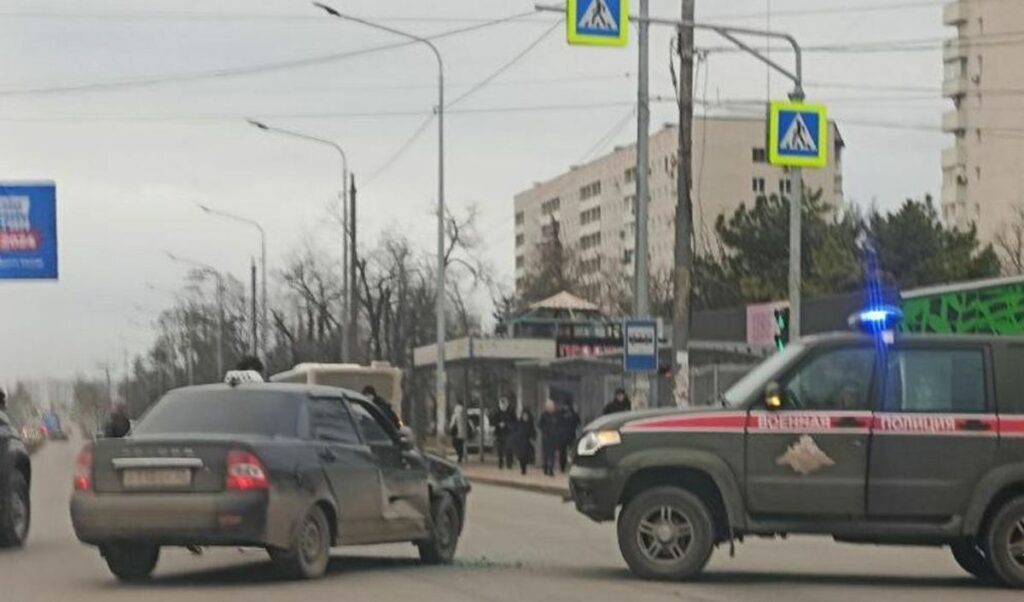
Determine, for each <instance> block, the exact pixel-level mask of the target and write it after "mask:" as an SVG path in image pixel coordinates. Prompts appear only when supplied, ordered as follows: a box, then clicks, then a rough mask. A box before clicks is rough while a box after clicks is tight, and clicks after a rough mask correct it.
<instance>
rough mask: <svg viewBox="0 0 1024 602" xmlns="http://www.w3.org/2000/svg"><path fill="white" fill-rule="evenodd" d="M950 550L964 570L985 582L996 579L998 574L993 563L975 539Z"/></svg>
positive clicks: (952, 546)
mask: <svg viewBox="0 0 1024 602" xmlns="http://www.w3.org/2000/svg"><path fill="white" fill-rule="evenodd" d="M949 548H950V550H951V551H952V552H953V559H954V560H956V563H957V564H958V565H960V568H962V569H963V570H965V571H967V572H968V573H970V574H972V575H974V576H975V577H977V578H978V579H981V580H983V581H988V580H991V579H994V578H995V576H996V572H995V571H994V570H993V569H992V563H991V562H989V561H988V557H987V556H985V551H984V549H983V548H982V547H981V545H979V544H978V542H976V541H974V540H973V539H972V540H968V541H961V542H957V543H955V544H952V545H951V546H949Z"/></svg>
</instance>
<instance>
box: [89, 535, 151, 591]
mask: <svg viewBox="0 0 1024 602" xmlns="http://www.w3.org/2000/svg"><path fill="white" fill-rule="evenodd" d="M100 554H102V555H103V559H104V560H106V561H107V567H109V568H110V572H111V573H113V574H114V576H115V577H117V578H118V579H119V580H121V581H125V582H135V581H145V580H146V579H149V577H150V575H152V574H153V569H155V568H156V563H157V560H159V559H160V546H152V545H148V544H129V543H118V544H106V545H104V546H101V547H100Z"/></svg>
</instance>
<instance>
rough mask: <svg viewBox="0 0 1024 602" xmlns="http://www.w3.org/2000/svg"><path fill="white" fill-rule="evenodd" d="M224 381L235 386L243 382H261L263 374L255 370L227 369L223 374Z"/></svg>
mask: <svg viewBox="0 0 1024 602" xmlns="http://www.w3.org/2000/svg"><path fill="white" fill-rule="evenodd" d="M224 382H225V383H227V384H229V385H231V386H232V387H237V386H238V385H241V384H243V383H261V382H263V375H262V374H260V373H259V372H257V371H255V370H228V373H227V374H225V375H224Z"/></svg>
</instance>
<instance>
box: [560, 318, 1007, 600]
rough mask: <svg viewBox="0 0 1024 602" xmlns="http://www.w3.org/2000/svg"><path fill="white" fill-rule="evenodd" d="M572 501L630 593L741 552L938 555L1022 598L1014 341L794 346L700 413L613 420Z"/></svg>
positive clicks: (593, 428) (863, 339)
mask: <svg viewBox="0 0 1024 602" xmlns="http://www.w3.org/2000/svg"><path fill="white" fill-rule="evenodd" d="M570 476H571V478H570V487H571V489H572V495H573V498H574V500H575V503H576V507H577V508H578V509H579V511H580V512H583V513H584V514H586V515H587V516H589V517H590V518H592V519H594V520H597V521H610V520H613V519H615V518H616V510H617V509H618V508H619V507H620V506H621V511H619V512H618V541H619V549H620V550H621V552H622V555H623V557H624V558H625V560H626V562H627V563H628V564H629V567H630V568H631V569H632V571H633V572H634V573H635V574H637V575H640V576H642V577H647V578H661V579H686V578H690V577H693V576H694V575H696V574H697V573H699V572H700V571H701V570H702V569H703V567H704V565H705V564H706V563H707V561H708V558H709V557H710V555H711V550H712V548H713V547H715V546H716V545H718V544H721V543H724V542H729V543H730V544H731V543H732V542H733V541H735V540H740V541H742V539H743V538H744V536H747V535H757V536H773V535H785V534H788V533H811V534H821V535H831V536H832V537H833V538H834V539H835V540H836V541H842V542H853V543H873V544H898V545H928V546H949V547H950V548H951V550H952V553H953V556H954V558H955V559H956V561H957V562H958V563H959V564H960V566H961V567H963V568H964V569H965V570H967V571H968V572H970V573H971V574H973V575H975V576H977V577H979V578H983V579H998V580H999V581H1001V582H1002V583H1004V584H1006V585H1009V586H1012V587H1017V588H1021V587H1024V339H1022V338H1008V337H993V336H985V337H981V336H896V337H891V336H887V337H885V339H884V340H883V338H882V337H880V336H871V335H867V334H858V333H852V332H851V333H839V334H829V335H823V336H816V337H810V338H806V339H803V340H801V341H800V342H798V343H794V344H792V345H790V346H789V347H788V348H786V349H785V350H784V351H782V352H780V353H777V354H775V355H773V356H772V357H770V358H769V359H767V360H766V361H764V362H763V363H762V364H760V365H759V366H758V367H757V368H755V369H754V370H753V371H751V372H750V373H749V374H748V375H747V376H746V377H745V378H743V379H742V380H740V381H739V382H738V383H737V384H736V385H735V386H733V387H732V388H731V389H729V390H728V391H727V392H726V393H725V394H724V395H723V396H722V398H721V399H720V400H719V401H718V403H717V404H716V405H715V406H713V407H709V408H705V409H701V410H697V411H678V410H652V411H645V412H633V413H622V414H613V415H611V416H607V417H605V418H602V419H599V420H597V421H596V422H594V423H592V424H590V425H589V426H588V427H587V429H586V432H585V433H584V435H583V436H582V437H581V439H580V441H579V443H578V449H577V458H576V463H575V465H574V466H573V468H572V472H571V475H570Z"/></svg>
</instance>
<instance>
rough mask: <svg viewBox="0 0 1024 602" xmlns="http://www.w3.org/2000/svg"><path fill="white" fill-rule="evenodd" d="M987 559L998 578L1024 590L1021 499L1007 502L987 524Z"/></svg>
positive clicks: (1023, 500)
mask: <svg viewBox="0 0 1024 602" xmlns="http://www.w3.org/2000/svg"><path fill="white" fill-rule="evenodd" d="M985 543H986V547H985V552H986V556H987V557H988V558H989V560H991V562H992V568H993V569H995V573H996V575H997V576H998V577H999V579H1000V580H1001V581H1002V582H1003V583H1005V584H1006V585H1008V586H1010V587H1015V588H1024V497H1019V498H1017V499H1015V500H1012V501H1010V502H1009V503H1007V504H1006V505H1004V506H1003V507H1002V508H1000V510H999V512H997V513H996V515H995V517H994V518H993V519H992V522H991V523H989V529H988V536H987V540H986V542H985Z"/></svg>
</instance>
